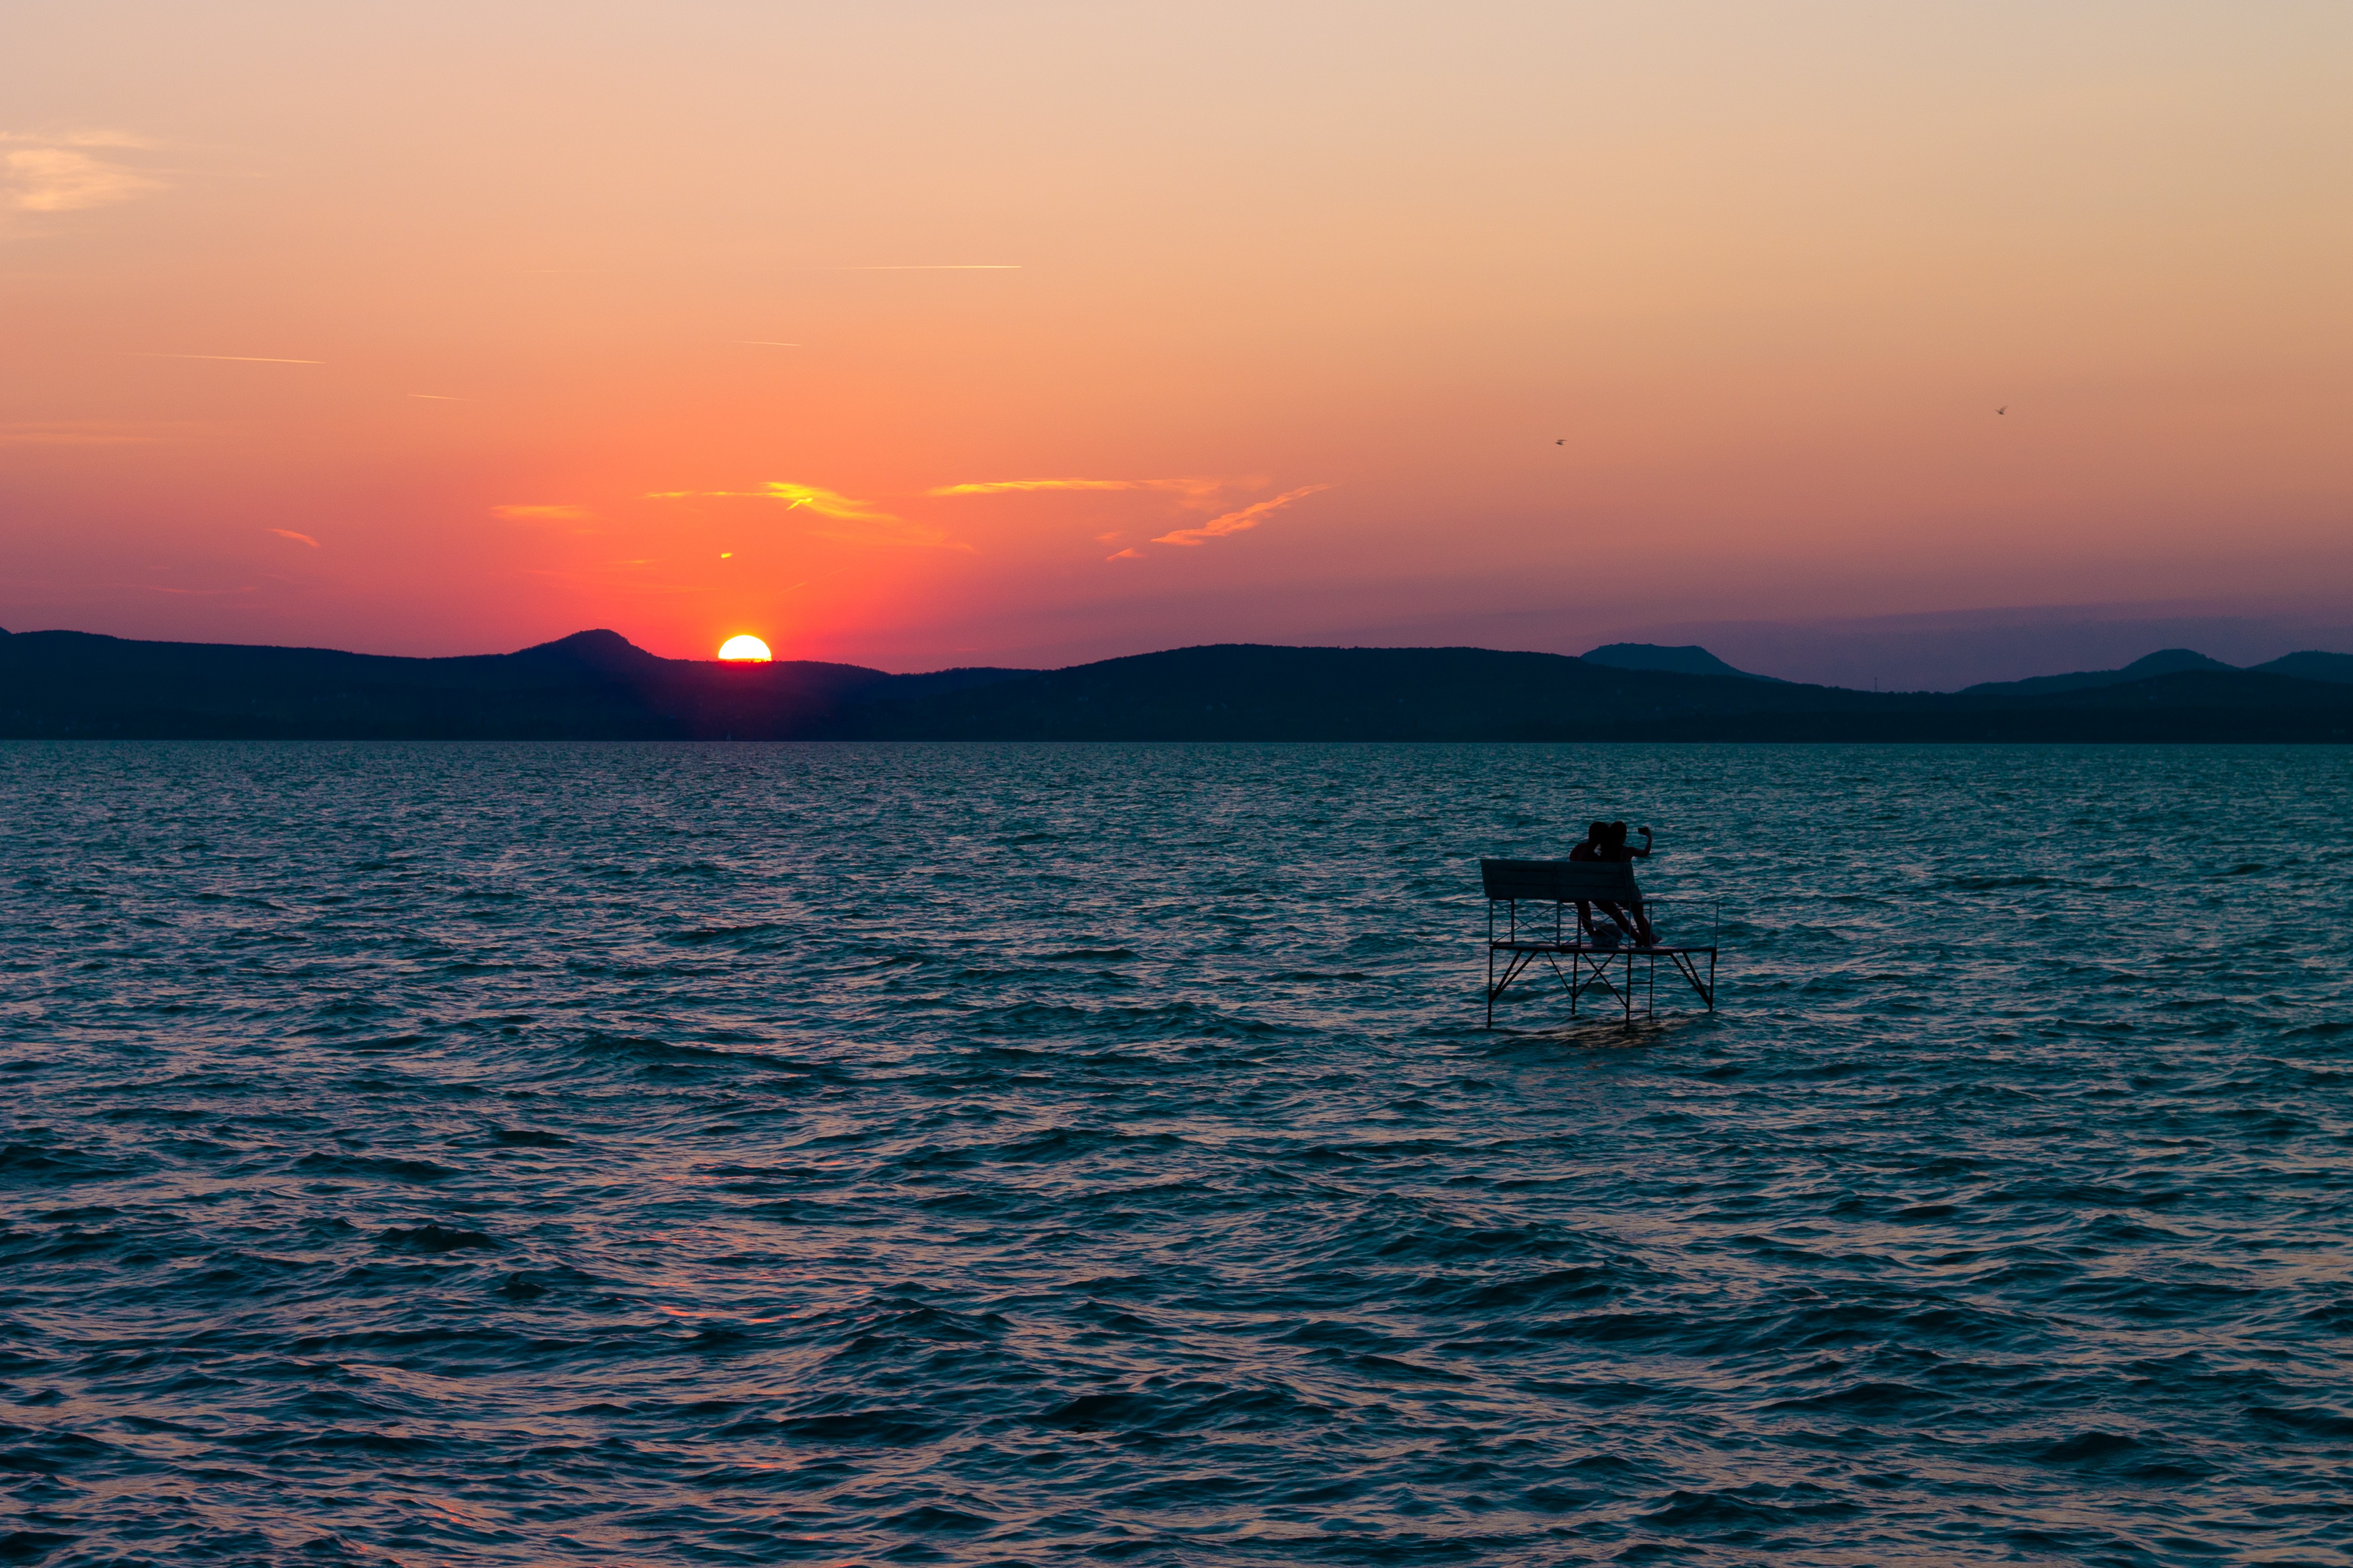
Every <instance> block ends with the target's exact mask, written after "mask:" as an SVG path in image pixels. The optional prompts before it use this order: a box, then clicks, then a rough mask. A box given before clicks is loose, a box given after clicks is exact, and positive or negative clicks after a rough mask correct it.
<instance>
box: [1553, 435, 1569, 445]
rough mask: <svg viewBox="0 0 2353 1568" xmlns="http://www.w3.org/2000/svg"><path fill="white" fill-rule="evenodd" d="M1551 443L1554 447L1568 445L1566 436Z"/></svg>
mask: <svg viewBox="0 0 2353 1568" xmlns="http://www.w3.org/2000/svg"><path fill="white" fill-rule="evenodd" d="M1553 445H1554V446H1556V447H1566V446H1567V445H1568V439H1567V437H1562V438H1561V439H1559V440H1557V441H1555V442H1554V443H1553Z"/></svg>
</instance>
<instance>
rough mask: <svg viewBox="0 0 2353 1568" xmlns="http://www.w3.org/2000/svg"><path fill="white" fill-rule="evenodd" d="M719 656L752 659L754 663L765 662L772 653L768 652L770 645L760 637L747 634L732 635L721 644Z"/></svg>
mask: <svg viewBox="0 0 2353 1568" xmlns="http://www.w3.org/2000/svg"><path fill="white" fill-rule="evenodd" d="M719 657H720V658H740V659H750V660H752V661H753V662H754V663H765V662H766V661H767V659H768V658H770V657H771V655H770V654H769V652H768V645H767V644H766V643H764V642H762V641H761V640H760V639H759V638H758V637H752V636H749V635H745V636H741V637H729V638H728V639H727V640H726V641H725V642H723V643H721V644H720V645H719Z"/></svg>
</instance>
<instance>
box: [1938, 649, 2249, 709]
mask: <svg viewBox="0 0 2353 1568" xmlns="http://www.w3.org/2000/svg"><path fill="white" fill-rule="evenodd" d="M2230 668H2232V666H2230V665H2227V664H2224V663H2223V662H2222V661H2221V659H2219V658H2207V657H2206V656H2205V655H2204V654H2202V653H2197V652H2194V651H2192V650H2191V649H2189V648H2186V647H2168V648H2160V649H2158V651H2157V652H2155V653H2152V654H2147V655H2145V656H2144V657H2142V658H2137V659H2135V660H2133V661H2132V662H2131V663H2130V664H2128V665H2126V666H2125V667H2124V668H2122V669H2084V670H2077V671H2076V672H2075V673H2074V674H2073V675H2037V676H2031V677H2029V678H2028V679H2024V680H1989V681H1984V682H1981V683H1980V684H1978V685H1976V686H1965V687H1963V688H1962V689H1961V694H1962V695H1963V696H1968V697H2041V696H2044V695H2047V694H2048V693H2051V692H2054V691H2081V690H2086V689H2090V688H2092V687H2095V686H2121V685H2124V684H2125V683H2126V682H2127V681H2133V680H2147V679H2150V678H2152V677H2154V676H2159V675H2175V674H2179V672H2181V671H2183V670H2185V669H2230ZM2283 673H2285V672H2283Z"/></svg>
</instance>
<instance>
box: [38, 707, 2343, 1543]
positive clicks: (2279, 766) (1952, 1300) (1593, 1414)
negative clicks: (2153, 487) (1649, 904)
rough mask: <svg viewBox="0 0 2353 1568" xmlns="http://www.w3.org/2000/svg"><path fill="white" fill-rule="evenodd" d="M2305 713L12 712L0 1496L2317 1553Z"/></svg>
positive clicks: (515, 1531)
mask: <svg viewBox="0 0 2353 1568" xmlns="http://www.w3.org/2000/svg"><path fill="white" fill-rule="evenodd" d="M2348 783H2353V755H2348V752H2345V751H2341V750H2278V751H2271V750H2263V749H2226V748H2211V749H2210V748H2177V749H2147V750H2134V749H2094V748H2087V749H2065V748H2050V749H2032V748H2027V749H2018V748H2006V749H1997V748H1986V749H1982V750H1976V749H1966V748H1917V749H1911V748H1827V747H1826V748H1788V749H1780V748H1764V747H1607V748H1577V747H1536V746H1531V747H1503V748H1498V747H1469V746H1465V747H1451V746H1436V747H1377V746H1376V747H1347V746H1262V747H1261V746H1134V747H1123V746H1036V747H1027V746H969V747H959V746H902V747H884V746H876V747H857V746H807V747H802V746H643V747H638V746H561V745H536V746H492V745H482V746H461V745H418V746H403V745H269V744H253V745H242V744H131V743H124V744H103V743H90V744H62V745H38V744H11V745H7V746H5V747H0V825H5V831H4V832H0V964H5V968H4V969H0V1090H5V1098H4V1099H0V1135H5V1136H4V1138H0V1141H5V1153H0V1222H5V1223H4V1224H0V1487H5V1500H6V1501H5V1510H6V1518H5V1521H0V1559H5V1560H7V1561H16V1562H46V1563H52V1564H58V1563H204V1562H224V1563H275V1562H289V1563H291V1562H304V1563H311V1562H334V1561H352V1562H358V1561H367V1562H385V1561H387V1560H395V1561H398V1562H401V1563H416V1564H423V1563H769V1562H811V1563H925V1562H929V1563H1071V1562H1083V1561H1090V1560H1096V1559H1103V1560H1109V1561H1116V1562H1123V1563H1293V1562H1315V1563H1472V1562H1476V1563H1577V1562H1617V1563H1754V1562H1760V1561H1767V1560H1772V1561H1783V1562H1790V1563H1833V1564H1835V1563H2071V1564H2072V1563H2134V1564H2138V1563H2201V1564H2202V1563H2348V1562H2353V1487H2348V1480H2353V1361H2348V1354H2347V1352H2348V1344H2353V1342H2348V1331H2353V1283H2348V1272H2353V1269H2348V1247H2347V1243H2348V1230H2353V1214H2349V1213H2348V1194H2353V1180H2348V1161H2349V1160H2353V998H2349V997H2348V978H2347V977H2348V958H2353V934H2348V933H2353V896H2348V873H2353V811H2348V794H2353V792H2348ZM1588 816H1623V817H1627V818H1630V819H1633V820H1636V821H1648V822H1650V823H1651V824H1652V825H1654V826H1657V827H1658V829H1659V832H1660V844H1661V847H1662V855H1661V857H1660V858H1658V859H1657V860H1656V861H1654V862H1652V863H1651V866H1650V867H1649V868H1646V869H1645V872H1644V877H1645V881H1646V884H1647V885H1648V886H1649V888H1650V889H1651V891H1652V892H1653V893H1654V894H1661V893H1672V892H1679V891H1680V892H1696V891H1701V890H1711V891H1715V892H1718V893H1721V894H1722V895H1723V896H1724V897H1725V899H1726V900H1728V905H1727V910H1726V918H1725V928H1724V942H1725V948H1726V949H1727V953H1726V960H1725V973H1724V987H1723V995H1722V1004H1723V1005H1722V1007H1721V1009H1720V1010H1719V1011H1717V1012H1716V1013H1715V1014H1714V1015H1708V1014H1705V1013H1703V1012H1689V1011H1686V1012H1680V1013H1668V1012H1665V1011H1663V1010H1662V1015H1661V1016H1660V1017H1659V1019H1658V1020H1657V1021H1656V1022H1655V1023H1650V1024H1637V1025H1635V1026H1631V1027H1629V1026H1626V1025H1624V1024H1622V1023H1620V1022H1617V1021H1614V1020H1607V1019H1596V1018H1593V1017H1591V1016H1588V1017H1587V1018H1585V1019H1583V1020H1581V1021H1577V1022H1572V1021H1571V1020H1570V1019H1569V1018H1568V1017H1567V1012H1566V1009H1565V1007H1564V1006H1563V1005H1562V1004H1561V1001H1560V998H1559V997H1558V995H1557V989H1556V988H1555V991H1554V993H1553V994H1546V992H1545V991H1543V990H1540V989H1535V988H1531V989H1529V990H1528V991H1527V992H1526V993H1525V994H1514V997H1513V998H1507V1001H1506V1005H1505V1006H1504V1010H1503V1012H1502V1014H1501V1015H1500V1016H1499V1018H1498V1023H1499V1024H1500V1025H1502V1026H1503V1027H1501V1028H1499V1029H1498V1030H1497V1031H1496V1032H1493V1033H1489V1032H1486V1031H1484V1030H1483V1029H1482V1027H1481V1023H1482V1015H1481V1009H1480V998H1481V983H1482V976H1483V949H1482V946H1481V945H1480V944H1481V940H1482V931H1483V921H1484V914H1483V911H1484V905H1483V903H1482V901H1481V900H1479V898H1478V889H1477V878H1476V869H1475V864H1474V863H1475V858H1476V857H1477V856H1479V855H1480V854H1481V853H1482V852H1485V853H1519V854H1545V853H1559V852H1561V851H1562V850H1564V849H1565V848H1566V847H1567V844H1568V843H1569V842H1571V841H1572V840H1573V839H1574V838H1575V837H1577V836H1578V834H1579V833H1580V832H1581V828H1582V825H1583V822H1584V820H1585V819H1586V818H1587V817H1588ZM1684 929H1685V931H1688V929H1689V928H1688V926H1686V927H1685V928H1684ZM1670 934H1671V935H1672V934H1674V931H1673V930H1672V928H1671V929H1670ZM1547 984H1549V982H1548V983H1547ZM1660 995H1661V1001H1662V1005H1663V1004H1664V1003H1666V1002H1667V1000H1668V996H1669V993H1668V989H1667V987H1666V986H1665V985H1664V984H1662V986H1661V992H1660Z"/></svg>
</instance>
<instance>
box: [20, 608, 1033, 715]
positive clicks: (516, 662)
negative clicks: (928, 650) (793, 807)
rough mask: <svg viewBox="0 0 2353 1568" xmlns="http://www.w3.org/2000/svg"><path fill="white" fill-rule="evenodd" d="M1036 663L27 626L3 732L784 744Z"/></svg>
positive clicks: (619, 643) (615, 641) (587, 641)
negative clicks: (279, 642)
mask: <svg viewBox="0 0 2353 1568" xmlns="http://www.w3.org/2000/svg"><path fill="white" fill-rule="evenodd" d="M1027 673H1028V672H1027V671H1021V670H944V671H941V672H939V673H938V674H935V675H928V676H895V675H889V674H885V673H884V672H883V671H881V670H879V669H867V668H862V667H860V666H858V665H851V664H821V663H816V662H811V661H805V660H782V661H778V662H776V663H772V664H731V663H722V662H719V661H717V660H704V659H673V658H659V657H658V656H657V655H654V654H650V653H648V652H646V651H645V650H644V649H643V648H640V647H636V646H635V645H634V644H632V643H630V642H629V641H628V638H626V637H622V636H621V635H620V634H619V633H617V632H611V631H588V632H575V633H574V634H573V635H572V636H570V637H561V638H558V639H557V640H556V641H554V642H550V643H542V644H540V645H539V646H537V647H528V648H524V649H522V651H521V652H519V653H510V654H476V655H469V656H465V657H462V658H386V657H383V656H379V655H373V654H356V653H340V652H336V651H334V650H332V649H328V648H291V647H244V646H239V645H234V644H217V643H154V642H132V641H129V640H126V639H124V638H121V637H99V636H95V635H93V634H91V633H88V632H21V633H18V634H17V635H16V636H14V637H9V638H8V639H7V641H6V642H5V644H0V733H5V734H8V735H16V736H27V735H58V736H62V735H82V736H95V735H140V736H156V737H164V736H187V737H248V738H268V737H279V738H288V739H296V738H304V739H441V740H463V739H483V740H489V739H501V740H559V739H562V740H598V741H618V740H698V739H702V740H708V739H719V738H725V737H731V736H732V737H733V738H736V739H740V740H785V739H791V738H794V737H797V736H803V735H808V734H812V733H818V732H822V731H825V730H826V729H827V728H828V726H830V725H832V724H834V723H835V722H836V721H837V719H838V717H839V714H840V712H841V711H842V710H845V709H846V708H848V707H850V706H852V705H854V704H855V703H857V702H858V701H860V700H871V698H873V697H875V696H877V695H880V694H881V693H883V692H886V691H902V692H904V693H907V694H909V695H915V694H921V693H925V692H932V691H937V690H943V689H952V688H955V687H956V686H959V685H973V684H977V683H981V682H985V681H987V680H990V679H1004V678H1006V677H1008V676H1018V675H1022V674H1027Z"/></svg>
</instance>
